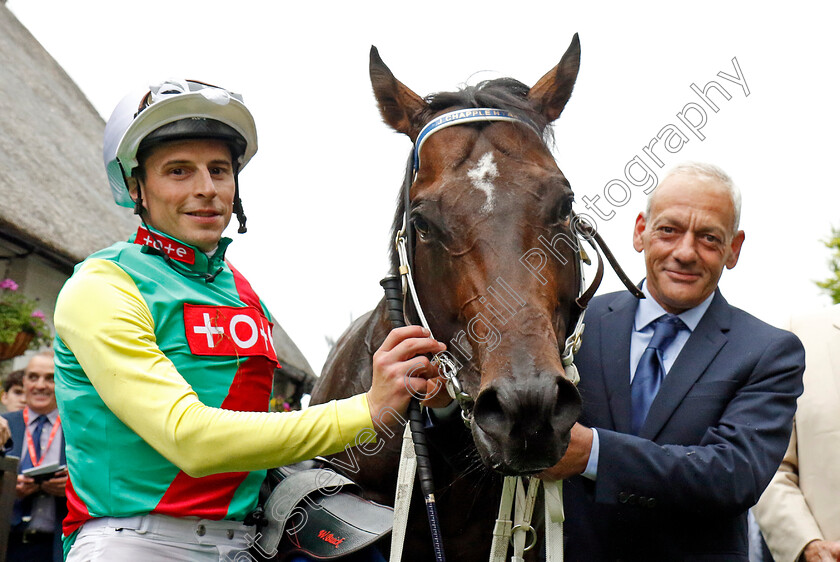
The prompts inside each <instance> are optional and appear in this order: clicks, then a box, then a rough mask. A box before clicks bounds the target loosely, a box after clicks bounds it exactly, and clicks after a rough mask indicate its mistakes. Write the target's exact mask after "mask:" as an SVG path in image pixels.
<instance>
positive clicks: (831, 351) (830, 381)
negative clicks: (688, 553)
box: [754, 304, 840, 562]
mask: <svg viewBox="0 0 840 562" xmlns="http://www.w3.org/2000/svg"><path fill="white" fill-rule="evenodd" d="M791 330H792V331H793V332H794V333H795V334H796V335H798V336H799V337H800V338H802V343H803V344H804V345H805V352H806V354H807V361H808V368H807V369H805V375H804V379H803V380H804V384H805V391H804V392H803V393H802V396H800V397H799V400H798V401H797V404H798V409H797V411H796V418H795V420H794V429H793V435H792V436H791V440H790V445H789V446H788V449H787V452H786V453H785V458H784V460H783V461H782V465H781V466H780V467H779V470H778V471H777V472H776V475H775V476H774V477H773V480H772V481H771V482H770V485H769V486H768V487H767V490H765V492H764V494H763V495H762V496H761V500H760V501H759V502H758V505H757V506H756V508H755V510H754V513H755V516H756V519H757V520H758V523H759V525H760V526H761V531H762V533H763V534H764V537H765V539H766V540H767V545H768V546H769V547H770V551H771V552H772V553H773V557H774V558H775V559H776V560H777V562H792V561H794V560H796V559H797V558H798V557H799V555H800V554H801V553H802V550H803V549H804V548H805V545H806V544H808V543H809V542H811V541H812V540H814V539H822V540H831V541H840V497H838V493H840V470H838V466H840V415H838V412H840V304H838V305H835V306H833V307H831V308H828V309H825V310H822V311H819V312H816V313H812V314H809V315H805V316H801V317H797V318H794V319H793V320H792V321H791Z"/></svg>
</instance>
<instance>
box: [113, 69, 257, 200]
mask: <svg viewBox="0 0 840 562" xmlns="http://www.w3.org/2000/svg"><path fill="white" fill-rule="evenodd" d="M194 138H214V139H221V140H224V141H226V142H228V143H229V144H230V145H231V151H232V152H233V154H232V156H233V158H234V160H235V161H236V162H237V163H238V166H237V171H239V170H241V169H242V168H244V167H245V165H246V164H247V163H248V161H249V160H251V157H252V156H254V154H255V153H256V152H257V127H256V125H255V124H254V118H253V116H252V115H251V112H250V111H248V108H247V107H245V104H244V103H243V102H242V96H240V95H239V94H235V93H233V92H229V91H228V90H225V89H223V88H218V87H216V86H210V85H209V84H203V83H201V82H196V81H193V80H181V79H176V80H166V81H164V82H161V83H159V84H155V85H152V86H150V87H148V88H144V89H142V90H138V91H135V92H132V93H131V94H129V95H127V96H126V97H125V98H123V100H122V101H121V102H120V103H119V104H118V105H117V107H116V108H115V109H114V112H113V113H112V114H111V117H110V118H109V119H108V123H107V124H106V125H105V146H104V150H103V157H104V160H105V171H106V172H107V174H108V182H109V183H110V185H111V192H112V193H113V195H114V201H116V202H117V205H121V206H123V207H133V206H134V201H132V199H131V197H130V196H129V193H128V186H127V185H126V182H125V178H126V177H131V176H132V175H133V174H134V169H135V168H137V166H138V165H139V164H138V162H137V152H138V150H139V149H140V146H141V143H143V142H144V141H146V143H145V144H148V143H149V142H163V141H167V140H177V139H194Z"/></svg>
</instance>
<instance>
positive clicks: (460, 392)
mask: <svg viewBox="0 0 840 562" xmlns="http://www.w3.org/2000/svg"><path fill="white" fill-rule="evenodd" d="M491 121H508V122H512V123H521V124H523V125H525V126H526V127H528V128H529V129H530V130H532V131H534V133H536V134H537V136H538V137H539V138H540V141H542V133H541V132H540V131H539V129H538V128H537V126H536V125H535V124H534V123H533V122H531V121H530V120H529V119H526V118H524V117H521V116H519V115H515V114H513V113H511V112H510V111H506V110H503V109H494V108H472V109H459V110H456V111H450V112H448V113H444V114H443V115H440V116H438V117H436V118H434V119H432V120H431V121H429V122H428V123H427V124H426V126H424V127H423V129H421V130H420V133H419V134H418V135H417V139H416V140H415V142H414V148H413V149H412V152H411V155H410V156H409V159H408V164H407V165H406V174H405V180H404V181H403V188H402V191H403V199H404V207H405V208H404V212H403V221H402V227H401V228H400V230H399V231H398V232H397V236H396V239H395V244H396V249H397V255H398V256H399V262H400V266H399V274H400V277H401V278H402V293H403V312H404V314H405V317H406V318H408V317H409V315H408V314H407V311H406V304H407V297H408V296H409V295H410V296H411V300H412V303H413V304H414V309H415V311H416V312H417V317H418V319H419V320H420V323H421V324H422V325H423V327H424V328H426V329H427V330H429V334H430V336H431V337H434V334H433V333H432V330H431V327H430V326H429V323H428V321H427V320H426V316H425V314H423V307H422V306H421V305H420V299H419V297H418V295H417V290H416V288H415V286H414V277H413V275H412V258H413V255H414V249H413V244H412V237H411V233H410V231H409V225H410V221H409V209H410V199H409V192H410V191H411V186H412V185H413V184H414V181H415V180H416V177H417V172H418V170H419V168H420V148H421V147H422V146H423V143H424V142H425V141H426V140H427V139H428V138H429V136H431V135H432V134H433V133H435V132H437V131H440V130H442V129H445V128H447V127H451V126H453V125H464V124H467V123H475V122H491ZM571 230H572V232H573V233H574V234H575V238H576V239H577V241H578V251H577V261H576V262H575V266H576V268H577V271H578V297H577V298H576V299H575V304H576V308H577V310H574V311H573V312H572V317H574V315H575V313H576V314H577V319H576V321H575V326H574V328H573V329H572V330H570V331H569V332H568V333H567V336H566V341H565V345H564V347H563V352H562V355H561V360H562V362H563V367H564V370H565V376H566V378H567V379H569V380H570V381H571V382H572V383H573V384H577V383H578V380H580V377H579V375H578V371H577V367H576V366H575V364H574V355H575V353H577V352H578V350H579V349H580V345H581V336H582V335H583V330H584V322H583V319H584V314H585V312H586V307H587V305H588V304H589V300H590V299H591V298H592V297H593V296H594V295H595V292H596V291H597V290H598V287H599V286H600V284H601V280H602V278H603V275H604V263H603V260H602V259H601V253H600V252H599V251H598V247H600V248H601V251H603V253H604V255H605V256H606V258H607V260H608V261H609V262H610V265H611V266H612V267H613V269H614V270H615V272H616V274H617V275H618V277H619V278H620V279H621V281H622V282H623V283H624V285H625V286H626V287H627V289H628V290H629V291H630V292H631V293H633V295H634V296H636V297H637V298H644V295H643V294H642V292H641V291H640V290H639V289H638V288H637V287H636V286H635V285H634V284H633V283H632V282H631V281H630V279H629V278H628V277H627V275H626V274H625V273H624V271H623V270H622V269H621V266H619V264H618V262H617V261H616V260H615V257H614V256H613V254H612V252H611V251H610V250H609V248H608V247H607V246H606V244H605V243H604V240H603V239H602V238H601V236H600V235H599V234H598V232H597V231H596V230H595V227H594V226H592V225H591V224H590V223H589V222H587V221H586V220H585V218H584V217H582V216H580V215H576V214H574V213H573V214H572V219H571ZM584 240H585V241H586V242H587V243H588V244H589V245H590V246H591V247H592V249H593V250H594V251H595V254H596V255H597V256H598V267H597V270H596V273H595V277H594V279H593V281H592V284H591V285H590V286H589V287H588V288H587V289H586V290H584V287H586V281H585V279H584V273H583V264H582V262H583V263H586V264H587V265H589V264H591V261H590V260H589V257H588V256H587V255H586V252H585V251H584V250H583V245H582V241H584ZM596 244H597V245H596ZM432 362H433V363H435V364H437V366H438V369H439V371H440V372H441V374H442V375H443V377H444V378H445V379H446V390H447V392H448V393H449V396H451V397H452V398H453V399H454V400H456V401H457V403H458V405H459V406H460V408H461V417H462V418H463V420H464V423H465V424H466V425H467V427H469V426H470V425H471V423H472V406H473V404H474V400H473V398H472V397H471V396H470V395H469V394H468V393H467V392H466V391H465V390H464V388H463V386H462V385H461V383H460V381H459V380H458V369H457V367H456V366H455V363H454V361H453V360H452V359H451V358H450V357H449V356H448V355H447V354H445V353H443V352H441V353H437V354H435V356H434V357H433V358H432Z"/></svg>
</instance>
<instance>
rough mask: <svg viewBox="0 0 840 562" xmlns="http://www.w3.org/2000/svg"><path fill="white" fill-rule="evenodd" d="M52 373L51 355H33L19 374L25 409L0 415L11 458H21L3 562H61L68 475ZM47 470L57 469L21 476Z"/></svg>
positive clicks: (45, 352) (48, 353) (47, 353)
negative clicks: (6, 427)
mask: <svg viewBox="0 0 840 562" xmlns="http://www.w3.org/2000/svg"><path fill="white" fill-rule="evenodd" d="M54 370H55V367H54V362H53V352H52V351H43V352H40V353H37V354H35V355H33V356H32V358H31V359H30V360H29V363H28V364H27V365H26V368H25V369H24V370H23V389H24V393H25V395H26V406H25V407H24V408H23V409H22V410H19V411H17V412H9V413H6V414H3V417H4V418H5V419H6V420H7V421H8V422H9V427H10V429H11V434H12V441H13V446H12V449H11V451H10V454H12V455H14V456H16V457H19V458H20V465H19V467H18V478H17V487H16V490H15V491H16V494H17V500H15V505H14V508H13V512H12V521H11V524H12V525H11V530H10V532H9V548H8V552H7V555H6V560H7V562H60V561H61V560H63V554H62V549H61V520H62V519H63V518H64V516H65V515H66V514H67V508H66V504H65V485H66V483H67V471H66V470H65V469H64V468H63V467H64V466H65V465H66V459H65V453H64V433H63V431H62V428H61V420H60V418H59V415H58V409H57V408H56V401H55V382H54V380H53V376H54ZM49 466H52V467H58V468H57V470H54V471H52V472H51V473H50V474H48V475H42V476H39V477H37V478H33V477H31V476H26V475H24V474H23V473H24V472H25V471H28V470H31V469H37V468H39V467H43V468H46V467H49Z"/></svg>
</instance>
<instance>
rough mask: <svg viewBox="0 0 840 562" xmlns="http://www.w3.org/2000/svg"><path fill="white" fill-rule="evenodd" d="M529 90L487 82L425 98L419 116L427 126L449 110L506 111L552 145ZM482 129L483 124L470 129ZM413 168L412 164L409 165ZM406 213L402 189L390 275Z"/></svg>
mask: <svg viewBox="0 0 840 562" xmlns="http://www.w3.org/2000/svg"><path fill="white" fill-rule="evenodd" d="M529 91H530V88H529V87H528V86H526V85H525V84H523V83H522V82H520V81H519V80H516V79H514V78H496V79H495V80H485V81H482V82H479V83H478V84H476V85H475V86H466V87H465V88H463V89H461V90H458V91H457V92H438V93H435V94H430V95H428V96H426V98H425V99H426V103H427V104H428V107H427V108H426V109H425V110H424V111H423V113H422V114H421V115H420V118H421V119H422V122H423V123H428V122H429V121H430V120H431V119H432V117H434V116H435V115H436V114H438V113H440V112H442V111H444V110H446V109H452V110H455V109H467V108H471V107H489V108H493V109H504V110H507V111H510V112H511V113H513V114H514V115H516V116H518V117H522V118H524V119H526V120H528V121H530V122H531V123H533V124H534V125H536V126H537V129H539V130H540V131H542V135H543V141H544V142H545V143H546V144H551V143H553V141H554V139H553V130H552V129H551V127H548V121H547V120H546V118H545V117H544V116H543V115H542V113H540V112H539V111H537V110H536V109H535V108H534V107H533V105H532V104H531V102H530V101H529V100H528V92H529ZM464 126H473V127H481V126H483V124H482V123H472V124H470V125H464ZM408 165H409V166H410V165H411V162H409V164H408ZM404 212H405V198H404V195H403V187H402V186H401V188H400V193H399V195H398V197H397V210H396V213H395V215H394V222H393V224H392V226H391V237H390V238H389V240H388V246H389V248H390V253H389V256H390V261H391V271H392V273H395V272H396V271H397V269H398V267H399V256H398V255H397V250H396V248H395V247H394V239H395V238H396V236H397V232H398V231H399V230H400V228H401V227H402V221H403V213H404Z"/></svg>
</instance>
